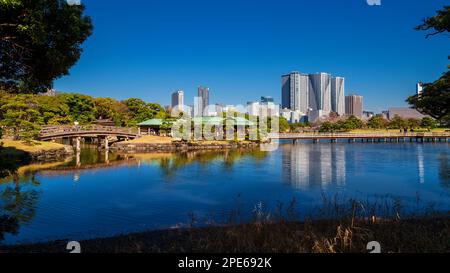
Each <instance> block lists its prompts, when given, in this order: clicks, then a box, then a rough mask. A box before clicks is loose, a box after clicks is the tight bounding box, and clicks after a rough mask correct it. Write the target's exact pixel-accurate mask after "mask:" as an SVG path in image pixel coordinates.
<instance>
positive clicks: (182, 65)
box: [55, 0, 450, 112]
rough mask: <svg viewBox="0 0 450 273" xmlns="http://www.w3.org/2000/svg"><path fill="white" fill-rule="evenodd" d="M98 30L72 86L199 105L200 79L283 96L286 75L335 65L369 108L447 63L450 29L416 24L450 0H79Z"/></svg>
mask: <svg viewBox="0 0 450 273" xmlns="http://www.w3.org/2000/svg"><path fill="white" fill-rule="evenodd" d="M82 3H84V4H85V5H86V7H87V9H86V13H87V14H88V15H90V16H91V17H92V19H93V22H94V33H93V35H92V36H91V37H90V38H89V40H88V41H87V42H86V43H85V44H83V48H84V53H83V55H82V57H81V59H80V61H79V62H78V63H77V64H76V65H75V66H74V67H73V68H72V69H71V71H70V75H69V76H65V77H63V78H61V79H59V80H57V81H56V83H55V88H56V89H57V90H60V91H66V92H81V93H86V94H89V95H92V96H96V97H100V96H103V97H105V96H106V97H113V98H116V99H125V98H128V97H140V98H142V99H144V100H146V101H151V102H158V103H161V104H162V105H168V104H169V103H170V94H171V93H172V92H173V91H175V90H178V89H182V90H184V91H185V93H186V95H185V96H186V102H185V103H186V104H193V97H194V96H195V95H196V92H197V87H198V86H199V85H206V86H208V87H210V90H211V91H210V92H211V94H210V102H211V103H216V102H220V103H224V104H244V103H246V102H247V101H252V100H258V99H259V97H260V96H262V95H267V96H273V97H275V99H276V100H277V101H278V102H280V100H281V94H280V93H281V87H280V85H281V83H280V82H281V75H282V74H285V73H289V72H290V71H293V70H295V71H301V72H304V73H314V72H329V73H331V74H333V75H336V76H343V77H345V78H346V85H347V86H346V92H347V93H357V94H360V95H363V96H364V97H365V109H366V110H373V111H377V112H379V111H381V110H384V109H387V108H389V107H394V106H406V104H405V102H404V100H405V99H406V97H407V96H409V95H410V94H411V93H413V92H414V91H415V83H416V82H418V81H424V82H429V81H433V80H435V79H437V78H438V77H439V76H440V75H441V74H442V73H443V72H444V71H446V68H447V63H448V60H447V56H448V55H449V54H450V52H449V48H450V40H449V37H448V36H436V37H434V38H429V39H425V33H423V32H418V31H415V30H414V27H415V26H417V25H418V24H420V23H421V20H422V19H423V18H424V17H426V16H432V15H434V14H435V12H436V10H438V9H441V8H442V7H443V6H444V5H445V4H449V1H448V0H381V6H369V5H367V3H366V0H320V1H316V0H314V1H313V0H276V1H275V0H271V1H268V0H226V1H222V0H220V1H219V0H171V1H167V0H127V1H119V0H82Z"/></svg>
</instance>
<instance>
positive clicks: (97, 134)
mask: <svg viewBox="0 0 450 273" xmlns="http://www.w3.org/2000/svg"><path fill="white" fill-rule="evenodd" d="M138 135H139V131H138V129H132V128H121V127H111V126H98V125H83V126H44V127H43V128H42V130H41V132H40V133H39V135H38V137H37V138H38V140H42V141H50V140H57V139H64V138H68V139H74V140H75V141H76V148H77V150H79V149H80V141H81V138H98V139H99V143H100V144H101V142H102V141H103V142H104V147H105V148H108V147H109V144H108V137H116V138H118V139H123V140H127V139H135V138H137V137H138Z"/></svg>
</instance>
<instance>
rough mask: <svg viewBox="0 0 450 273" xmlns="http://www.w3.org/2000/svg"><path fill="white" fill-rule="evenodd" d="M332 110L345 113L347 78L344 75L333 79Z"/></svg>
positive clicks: (341, 114) (340, 113) (340, 114)
mask: <svg viewBox="0 0 450 273" xmlns="http://www.w3.org/2000/svg"><path fill="white" fill-rule="evenodd" d="M331 111H332V112H335V113H338V114H339V116H343V115H345V79H344V78H342V77H333V78H332V79H331Z"/></svg>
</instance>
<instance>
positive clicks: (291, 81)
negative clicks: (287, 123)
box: [281, 72, 309, 114]
mask: <svg viewBox="0 0 450 273" xmlns="http://www.w3.org/2000/svg"><path fill="white" fill-rule="evenodd" d="M281 84H282V91H281V93H282V95H281V96H282V102H281V107H282V108H283V109H290V110H292V111H300V112H302V113H305V114H306V113H308V110H309V97H308V96H309V77H308V75H306V74H301V73H299V72H292V73H290V74H288V75H284V76H282V79H281Z"/></svg>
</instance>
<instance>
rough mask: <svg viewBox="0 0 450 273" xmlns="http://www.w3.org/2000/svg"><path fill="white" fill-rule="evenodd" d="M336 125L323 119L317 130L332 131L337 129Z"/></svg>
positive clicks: (322, 131)
mask: <svg viewBox="0 0 450 273" xmlns="http://www.w3.org/2000/svg"><path fill="white" fill-rule="evenodd" d="M337 129H338V128H337V126H336V124H335V123H332V122H330V121H325V122H324V123H322V125H321V126H320V129H319V132H321V133H333V132H335V131H336V130H337Z"/></svg>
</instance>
